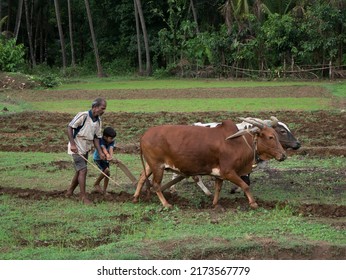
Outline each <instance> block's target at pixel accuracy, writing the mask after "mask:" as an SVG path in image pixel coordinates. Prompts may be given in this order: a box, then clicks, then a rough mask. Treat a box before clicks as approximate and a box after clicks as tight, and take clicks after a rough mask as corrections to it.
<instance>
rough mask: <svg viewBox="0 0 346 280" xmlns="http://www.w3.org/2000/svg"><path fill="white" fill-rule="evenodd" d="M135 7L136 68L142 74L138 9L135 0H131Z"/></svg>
mask: <svg viewBox="0 0 346 280" xmlns="http://www.w3.org/2000/svg"><path fill="white" fill-rule="evenodd" d="M133 4H134V7H135V19H136V34H137V52H138V68H139V73H140V75H142V74H143V65H142V50H141V34H140V33H141V32H140V28H139V19H138V10H137V4H136V0H133Z"/></svg>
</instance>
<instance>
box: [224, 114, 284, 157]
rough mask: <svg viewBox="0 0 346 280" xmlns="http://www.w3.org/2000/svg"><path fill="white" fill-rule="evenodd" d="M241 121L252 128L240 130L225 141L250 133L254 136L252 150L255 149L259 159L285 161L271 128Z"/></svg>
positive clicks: (281, 148)
mask: <svg viewBox="0 0 346 280" xmlns="http://www.w3.org/2000/svg"><path fill="white" fill-rule="evenodd" d="M241 119H242V120H244V121H246V122H249V123H251V124H252V125H253V126H254V127H253V128H251V129H246V130H240V131H238V132H237V133H235V134H233V135H231V136H229V137H227V138H226V140H227V139H232V138H236V137H239V136H241V135H245V134H248V133H250V134H252V135H253V136H254V143H255V144H254V146H255V147H254V148H255V149H257V153H258V156H259V157H260V159H262V160H268V159H271V158H275V159H276V160H278V161H283V160H285V159H286V153H285V150H284V149H283V147H282V146H281V144H280V142H279V137H278V134H277V133H276V131H275V130H274V129H273V128H272V127H269V126H268V125H266V124H265V123H263V122H258V121H257V120H249V119H244V118H241ZM256 141H257V145H256ZM256 146H257V147H256Z"/></svg>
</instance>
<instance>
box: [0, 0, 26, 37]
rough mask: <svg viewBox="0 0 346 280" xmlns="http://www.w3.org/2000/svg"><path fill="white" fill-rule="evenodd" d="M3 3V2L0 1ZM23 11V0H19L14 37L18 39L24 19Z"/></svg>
mask: <svg viewBox="0 0 346 280" xmlns="http://www.w3.org/2000/svg"><path fill="white" fill-rule="evenodd" d="M0 5H1V2H0ZM22 12H23V0H18V10H17V17H16V25H15V27H14V39H15V40H16V41H17V38H18V33H19V28H20V23H21V19H22Z"/></svg>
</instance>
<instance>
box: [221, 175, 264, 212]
mask: <svg viewBox="0 0 346 280" xmlns="http://www.w3.org/2000/svg"><path fill="white" fill-rule="evenodd" d="M227 180H229V181H231V182H232V183H234V184H236V185H237V186H239V187H241V188H242V189H243V191H244V193H245V195H246V196H247V199H248V200H249V204H250V207H251V208H253V209H256V208H258V205H257V203H256V201H255V199H254V198H253V196H252V194H251V193H250V187H249V185H248V184H246V183H245V182H244V181H243V179H242V178H240V177H239V176H238V175H233V176H229V177H228V178H227Z"/></svg>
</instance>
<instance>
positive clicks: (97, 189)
mask: <svg viewBox="0 0 346 280" xmlns="http://www.w3.org/2000/svg"><path fill="white" fill-rule="evenodd" d="M94 188H95V190H96V192H98V193H102V194H103V190H102V189H101V187H100V185H94Z"/></svg>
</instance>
